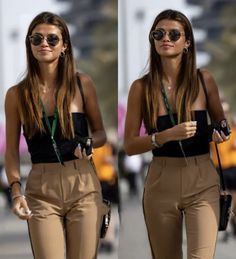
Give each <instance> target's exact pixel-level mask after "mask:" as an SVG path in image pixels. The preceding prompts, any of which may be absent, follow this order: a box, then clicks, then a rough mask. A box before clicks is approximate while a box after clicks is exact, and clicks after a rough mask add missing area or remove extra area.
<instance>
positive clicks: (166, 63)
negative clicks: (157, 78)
mask: <svg viewBox="0 0 236 259" xmlns="http://www.w3.org/2000/svg"><path fill="white" fill-rule="evenodd" d="M162 68H163V79H162V80H163V84H167V85H168V86H170V87H175V86H176V84H177V77H178V74H179V69H180V61H179V60H178V59H176V58H174V59H171V58H165V59H162Z"/></svg>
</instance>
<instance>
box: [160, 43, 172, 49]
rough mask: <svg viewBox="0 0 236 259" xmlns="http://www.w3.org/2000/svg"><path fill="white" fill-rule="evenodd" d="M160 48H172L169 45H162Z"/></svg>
mask: <svg viewBox="0 0 236 259" xmlns="http://www.w3.org/2000/svg"><path fill="white" fill-rule="evenodd" d="M161 47H163V48H172V47H173V46H172V45H169V44H162V45H161Z"/></svg>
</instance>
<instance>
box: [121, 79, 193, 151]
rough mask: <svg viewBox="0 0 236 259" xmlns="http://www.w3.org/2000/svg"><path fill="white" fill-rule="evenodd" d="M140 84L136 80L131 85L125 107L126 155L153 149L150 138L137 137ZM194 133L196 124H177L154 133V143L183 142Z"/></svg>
mask: <svg viewBox="0 0 236 259" xmlns="http://www.w3.org/2000/svg"><path fill="white" fill-rule="evenodd" d="M142 95H143V91H142V83H141V80H136V81H134V83H133V84H132V86H131V88H130V91H129V97H128V105H127V113H126V121H125V135H124V149H125V152H126V153H127V154H128V155H135V154H140V153H144V152H147V151H149V150H152V149H154V148H155V146H153V145H152V141H151V136H150V135H146V136H139V131H140V127H141V123H142V119H143V118H142V111H141V107H142V105H143V103H142ZM195 133H196V122H192V121H188V122H184V123H181V124H178V125H176V126H174V127H172V128H169V129H166V130H163V131H161V132H158V133H155V141H156V142H157V143H158V144H159V145H163V144H165V143H166V142H169V141H173V140H183V139H186V138H190V137H192V136H193V135H194V134H195Z"/></svg>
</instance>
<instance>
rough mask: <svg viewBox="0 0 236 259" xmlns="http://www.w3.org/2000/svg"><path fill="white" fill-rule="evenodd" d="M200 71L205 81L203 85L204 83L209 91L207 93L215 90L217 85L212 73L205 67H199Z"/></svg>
mask: <svg viewBox="0 0 236 259" xmlns="http://www.w3.org/2000/svg"><path fill="white" fill-rule="evenodd" d="M201 73H202V76H203V79H204V81H205V85H206V88H207V91H208V92H209V94H210V93H212V92H214V91H217V85H216V82H215V79H214V77H213V76H212V74H211V73H210V72H209V71H208V70H207V69H201Z"/></svg>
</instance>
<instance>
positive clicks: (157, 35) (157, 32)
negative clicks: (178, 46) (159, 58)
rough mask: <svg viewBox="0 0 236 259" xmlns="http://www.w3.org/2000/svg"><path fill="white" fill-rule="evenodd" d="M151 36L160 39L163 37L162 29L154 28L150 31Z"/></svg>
mask: <svg viewBox="0 0 236 259" xmlns="http://www.w3.org/2000/svg"><path fill="white" fill-rule="evenodd" d="M152 37H153V39H154V40H161V39H162V38H163V37H164V32H163V31H162V30H155V31H153V32H152Z"/></svg>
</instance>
